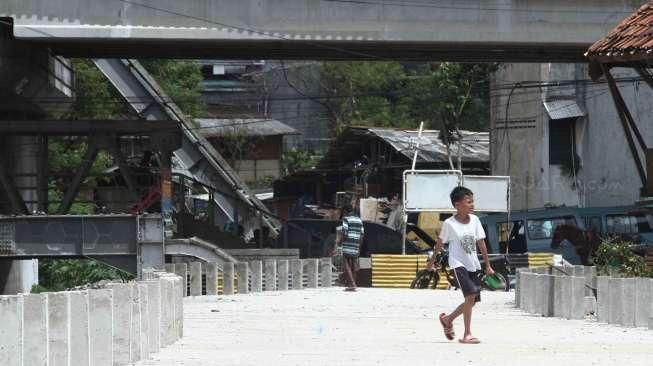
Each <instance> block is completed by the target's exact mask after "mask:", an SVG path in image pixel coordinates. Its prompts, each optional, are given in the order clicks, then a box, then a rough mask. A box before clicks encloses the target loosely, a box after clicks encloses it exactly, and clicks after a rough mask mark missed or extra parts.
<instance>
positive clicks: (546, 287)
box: [538, 275, 553, 317]
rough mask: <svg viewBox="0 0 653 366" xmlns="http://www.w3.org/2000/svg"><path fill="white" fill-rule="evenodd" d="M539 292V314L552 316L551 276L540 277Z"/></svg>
mask: <svg viewBox="0 0 653 366" xmlns="http://www.w3.org/2000/svg"><path fill="white" fill-rule="evenodd" d="M539 287H540V288H539V290H538V291H539V292H540V293H541V294H542V296H541V297H542V303H541V304H540V313H541V314H542V316H546V317H550V316H553V276H552V275H543V276H541V277H540V282H539Z"/></svg>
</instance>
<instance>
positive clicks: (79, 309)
mask: <svg viewBox="0 0 653 366" xmlns="http://www.w3.org/2000/svg"><path fill="white" fill-rule="evenodd" d="M109 291H111V290H109ZM88 296H89V295H88V292H81V291H75V292H69V293H68V297H69V298H68V301H69V302H70V303H69V309H70V328H69V329H70V335H69V342H70V356H69V359H70V365H80V366H85V365H89V364H90V362H91V360H90V357H94V356H95V355H93V354H90V349H89V347H90V338H89V337H90V328H89V298H88ZM105 316H108V317H109V319H111V317H112V313H111V307H109V309H108V314H105ZM109 323H110V322H109ZM109 325H111V324H109ZM108 331H109V333H111V328H109V329H108ZM102 347H103V348H107V347H108V348H110V347H111V343H109V344H102ZM110 357H111V352H109V360H111V358H110ZM108 365H109V366H111V363H109V364H108Z"/></svg>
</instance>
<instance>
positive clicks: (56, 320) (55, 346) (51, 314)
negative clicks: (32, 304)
mask: <svg viewBox="0 0 653 366" xmlns="http://www.w3.org/2000/svg"><path fill="white" fill-rule="evenodd" d="M47 296H48V347H49V348H48V364H49V365H67V364H68V324H69V321H70V319H69V318H68V316H69V314H70V312H69V310H68V295H67V294H66V293H65V292H51V293H48V294H47Z"/></svg>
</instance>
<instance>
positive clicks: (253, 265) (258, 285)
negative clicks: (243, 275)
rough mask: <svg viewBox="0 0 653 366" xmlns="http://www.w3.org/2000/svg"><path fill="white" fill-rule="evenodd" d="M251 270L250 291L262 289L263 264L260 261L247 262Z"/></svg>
mask: <svg viewBox="0 0 653 366" xmlns="http://www.w3.org/2000/svg"><path fill="white" fill-rule="evenodd" d="M249 265H250V270H251V271H252V273H251V276H252V292H261V291H263V264H262V263H261V261H251V262H249Z"/></svg>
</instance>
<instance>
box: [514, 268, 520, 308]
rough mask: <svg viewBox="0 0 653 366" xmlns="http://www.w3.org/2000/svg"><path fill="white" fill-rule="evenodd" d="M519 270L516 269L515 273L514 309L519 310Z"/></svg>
mask: <svg viewBox="0 0 653 366" xmlns="http://www.w3.org/2000/svg"><path fill="white" fill-rule="evenodd" d="M520 269H521V268H517V271H516V272H515V307H516V308H518V309H519V308H520V307H521V298H520V294H521V291H520V290H521V289H520V277H521V270H520Z"/></svg>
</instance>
